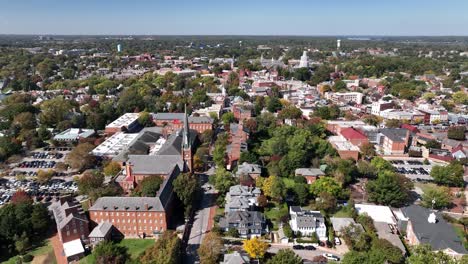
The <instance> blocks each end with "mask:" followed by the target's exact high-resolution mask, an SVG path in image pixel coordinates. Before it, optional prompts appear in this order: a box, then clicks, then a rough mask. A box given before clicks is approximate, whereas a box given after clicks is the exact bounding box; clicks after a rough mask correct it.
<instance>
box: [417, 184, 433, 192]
mask: <svg viewBox="0 0 468 264" xmlns="http://www.w3.org/2000/svg"><path fill="white" fill-rule="evenodd" d="M414 187H419V188H421V190H422V191H423V192H426V191H427V190H428V189H433V188H434V187H437V184H435V183H422V182H415V183H414Z"/></svg>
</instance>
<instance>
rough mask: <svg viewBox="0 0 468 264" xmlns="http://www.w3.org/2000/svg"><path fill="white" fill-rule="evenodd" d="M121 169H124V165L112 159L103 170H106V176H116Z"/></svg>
mask: <svg viewBox="0 0 468 264" xmlns="http://www.w3.org/2000/svg"><path fill="white" fill-rule="evenodd" d="M121 170H122V166H120V164H119V163H118V162H115V161H111V162H109V163H107V165H106V166H105V167H104V169H103V172H104V175H106V176H115V175H117V173H119V172H120V171H121Z"/></svg>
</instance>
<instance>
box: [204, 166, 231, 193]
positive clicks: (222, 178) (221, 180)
mask: <svg viewBox="0 0 468 264" xmlns="http://www.w3.org/2000/svg"><path fill="white" fill-rule="evenodd" d="M209 180H210V183H211V184H213V186H214V187H215V188H216V190H218V191H219V192H220V193H221V194H225V193H227V192H228V191H229V188H231V186H233V185H235V184H236V183H237V180H236V178H235V177H234V176H233V175H232V173H230V172H228V171H226V170H225V169H224V168H218V169H217V170H216V173H215V174H214V175H211V176H210V179H209Z"/></svg>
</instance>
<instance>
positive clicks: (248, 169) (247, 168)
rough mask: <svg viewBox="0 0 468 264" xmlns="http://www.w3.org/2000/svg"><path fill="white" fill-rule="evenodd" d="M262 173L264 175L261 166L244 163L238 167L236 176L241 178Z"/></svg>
mask: <svg viewBox="0 0 468 264" xmlns="http://www.w3.org/2000/svg"><path fill="white" fill-rule="evenodd" d="M260 173H262V168H261V167H260V165H258V164H250V163H247V162H244V163H242V164H240V165H239V166H238V167H237V172H236V175H237V176H240V175H249V174H260Z"/></svg>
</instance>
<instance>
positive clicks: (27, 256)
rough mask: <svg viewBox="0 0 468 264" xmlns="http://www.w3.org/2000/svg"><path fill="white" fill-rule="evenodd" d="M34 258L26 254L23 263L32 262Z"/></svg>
mask: <svg viewBox="0 0 468 264" xmlns="http://www.w3.org/2000/svg"><path fill="white" fill-rule="evenodd" d="M33 258H34V256H33V255H30V254H26V255H24V256H23V261H24V262H31V261H32V260H33Z"/></svg>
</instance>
